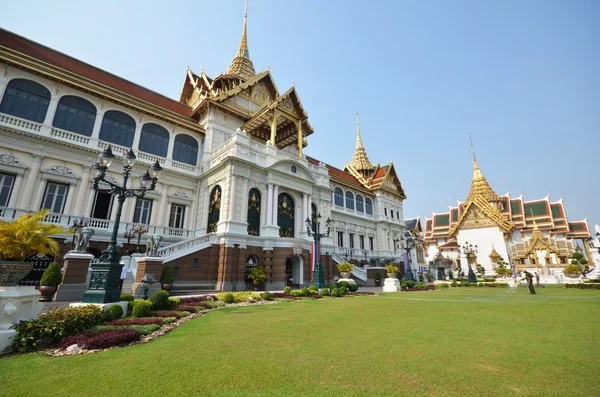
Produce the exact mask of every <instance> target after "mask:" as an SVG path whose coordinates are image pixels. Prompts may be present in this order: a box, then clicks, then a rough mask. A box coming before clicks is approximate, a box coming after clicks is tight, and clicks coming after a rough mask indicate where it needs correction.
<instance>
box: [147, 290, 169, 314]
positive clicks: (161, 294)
mask: <svg viewBox="0 0 600 397" xmlns="http://www.w3.org/2000/svg"><path fill="white" fill-rule="evenodd" d="M150 302H152V310H163V309H166V308H167V307H169V293H168V292H167V291H163V290H160V291H156V292H155V293H153V294H152V296H151V297H150Z"/></svg>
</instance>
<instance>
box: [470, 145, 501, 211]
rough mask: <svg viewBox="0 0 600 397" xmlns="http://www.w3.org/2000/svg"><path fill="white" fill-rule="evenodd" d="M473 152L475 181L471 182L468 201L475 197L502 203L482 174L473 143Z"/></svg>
mask: <svg viewBox="0 0 600 397" xmlns="http://www.w3.org/2000/svg"><path fill="white" fill-rule="evenodd" d="M471 150H472V153H473V180H472V181H471V190H470V191H469V196H468V197H467V201H466V202H468V201H469V200H472V199H474V198H475V197H482V198H484V199H485V200H486V201H487V202H500V201H502V200H501V199H500V197H499V196H498V195H497V194H496V192H494V190H493V189H492V188H491V186H490V184H489V183H488V181H487V179H485V177H484V176H483V174H482V173H481V170H480V169H479V164H477V158H476V157H475V148H474V147H473V142H471Z"/></svg>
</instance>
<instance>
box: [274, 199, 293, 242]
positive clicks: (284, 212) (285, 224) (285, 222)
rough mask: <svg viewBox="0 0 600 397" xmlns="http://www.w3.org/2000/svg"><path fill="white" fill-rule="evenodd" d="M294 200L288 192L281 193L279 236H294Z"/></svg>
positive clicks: (278, 205) (278, 212)
mask: <svg viewBox="0 0 600 397" xmlns="http://www.w3.org/2000/svg"><path fill="white" fill-rule="evenodd" d="M294 209H295V208H294V200H293V199H292V197H291V196H290V195H289V194H287V193H281V194H280V195H279V199H278V200H277V226H279V237H294Z"/></svg>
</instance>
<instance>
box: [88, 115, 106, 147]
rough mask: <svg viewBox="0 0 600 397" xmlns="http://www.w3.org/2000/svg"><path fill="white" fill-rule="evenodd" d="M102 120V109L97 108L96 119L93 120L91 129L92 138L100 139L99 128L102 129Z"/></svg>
mask: <svg viewBox="0 0 600 397" xmlns="http://www.w3.org/2000/svg"><path fill="white" fill-rule="evenodd" d="M103 120H104V110H99V111H98V112H97V113H96V120H94V128H93V129H92V135H91V136H90V138H92V139H96V140H98V139H100V129H102V121H103Z"/></svg>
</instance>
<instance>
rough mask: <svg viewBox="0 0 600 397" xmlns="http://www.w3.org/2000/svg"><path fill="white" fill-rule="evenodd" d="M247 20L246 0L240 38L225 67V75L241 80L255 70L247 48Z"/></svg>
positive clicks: (253, 73) (251, 75)
mask: <svg viewBox="0 0 600 397" xmlns="http://www.w3.org/2000/svg"><path fill="white" fill-rule="evenodd" d="M247 20H248V1H247V0H246V9H245V10H244V28H243V30H242V40H241V41H240V47H239V48H238V51H237V53H236V54H235V57H234V58H233V60H232V61H231V65H229V69H227V72H226V73H225V74H226V75H230V76H236V77H239V78H240V79H242V80H248V79H250V78H252V77H253V76H254V75H255V74H256V72H255V71H254V65H253V64H252V61H251V60H250V50H248V37H247V35H246V23H247Z"/></svg>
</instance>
